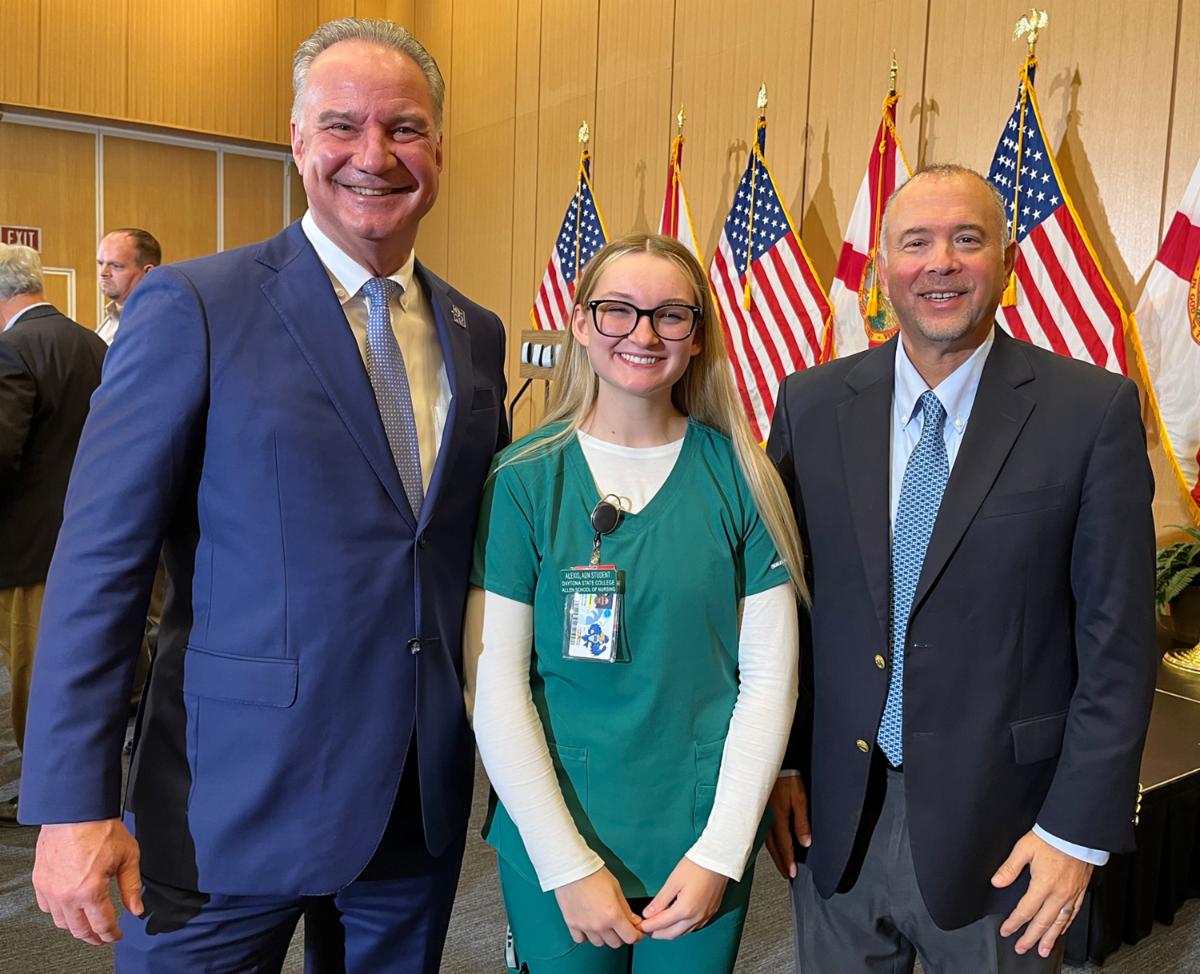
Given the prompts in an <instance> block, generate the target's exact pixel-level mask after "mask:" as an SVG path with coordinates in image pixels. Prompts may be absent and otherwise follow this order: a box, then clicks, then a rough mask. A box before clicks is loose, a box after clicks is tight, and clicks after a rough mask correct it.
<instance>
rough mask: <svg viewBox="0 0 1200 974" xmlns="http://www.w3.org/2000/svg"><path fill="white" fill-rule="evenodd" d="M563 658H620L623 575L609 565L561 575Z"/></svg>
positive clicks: (566, 571)
mask: <svg viewBox="0 0 1200 974" xmlns="http://www.w3.org/2000/svg"><path fill="white" fill-rule="evenodd" d="M561 584H562V593H563V603H564V611H565V618H564V620H563V656H564V657H566V658H568V659H581V660H592V661H595V662H600V663H615V662H618V661H619V660H620V659H621V651H620V635H621V593H622V590H623V588H624V572H621V571H619V570H618V569H617V568H616V567H615V566H613V565H596V566H594V567H593V566H590V565H588V566H579V567H576V568H567V569H565V570H564V571H563V572H562V576H561Z"/></svg>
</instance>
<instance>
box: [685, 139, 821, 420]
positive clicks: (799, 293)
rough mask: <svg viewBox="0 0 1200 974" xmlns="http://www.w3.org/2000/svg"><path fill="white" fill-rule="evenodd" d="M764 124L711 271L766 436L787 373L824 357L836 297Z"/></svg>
mask: <svg viewBox="0 0 1200 974" xmlns="http://www.w3.org/2000/svg"><path fill="white" fill-rule="evenodd" d="M766 144H767V123H766V119H764V118H761V117H760V118H759V121H758V130H757V134H756V138H755V140H754V146H753V147H752V149H751V152H750V158H749V159H748V160H747V163H746V172H745V174H744V175H743V176H742V181H741V182H740V183H739V184H738V188H737V194H736V196H735V197H734V200H733V208H732V209H731V210H730V211H729V216H728V218H727V219H726V220H725V229H724V231H723V232H722V233H721V242H720V244H719V245H718V247H717V253H716V255H715V256H714V257H713V262H712V267H711V269H710V270H709V278H710V281H711V283H712V290H713V294H714V295H715V297H716V299H717V305H718V307H720V309H721V316H722V318H724V321H725V344H726V347H727V348H728V349H729V358H730V361H731V362H732V364H733V375H734V379H735V381H736V382H737V388H738V392H739V393H740V394H741V398H742V404H743V406H744V407H745V409H746V416H747V417H748V418H749V420H750V427H751V429H752V430H753V431H754V435H755V436H757V437H758V439H759V440H763V439H765V438H766V435H767V431H768V430H769V429H770V426H771V416H772V414H773V413H774V411H775V395H776V393H777V392H778V391H779V384H780V383H781V382H782V381H783V379H784V377H785V376H787V375H789V374H790V373H792V372H797V371H799V370H800V369H806V368H808V367H809V366H811V365H816V364H817V363H818V362H819V361H820V360H821V348H822V345H823V343H824V341H825V337H826V336H825V332H826V329H827V328H828V327H829V320H830V314H831V310H830V305H829V298H828V297H826V295H825V291H824V290H823V289H822V287H821V284H820V282H819V281H818V280H817V275H816V273H814V271H813V269H812V264H811V263H809V260H808V254H806V253H805V252H804V247H803V246H801V244H800V235H799V234H798V233H796V228H795V227H794V226H793V225H792V218H791V216H789V215H788V211H787V208H786V207H785V206H784V203H783V199H782V198H781V197H780V195H779V190H778V188H777V187H776V186H775V180H774V179H773V178H772V176H771V171H770V170H769V169H768V168H767V162H766V158H765V157H764V155H763V153H764V150H765V148H766Z"/></svg>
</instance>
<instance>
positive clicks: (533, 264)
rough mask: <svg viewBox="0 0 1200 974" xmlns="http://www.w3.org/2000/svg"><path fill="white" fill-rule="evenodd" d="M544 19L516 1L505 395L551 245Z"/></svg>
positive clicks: (519, 427) (528, 399)
mask: <svg viewBox="0 0 1200 974" xmlns="http://www.w3.org/2000/svg"><path fill="white" fill-rule="evenodd" d="M541 47H542V23H541V2H540V0H519V2H518V4H517V65H516V75H515V79H514V82H515V88H514V101H515V117H514V120H513V132H514V138H515V142H516V147H517V148H516V165H514V166H513V172H512V263H511V266H510V268H509V277H510V280H511V282H512V287H511V288H510V292H509V293H510V300H509V305H508V308H507V309H503V310H502V309H497V311H500V312H501V313H502V314H504V318H505V324H506V325H507V326H508V335H509V341H508V389H509V399H510V401H511V399H512V397H513V396H515V395H516V393H517V391H518V390H519V389H520V388H521V382H522V380H521V379H520V378H519V377H518V375H517V372H518V369H519V368H520V361H521V341H520V335H521V332H522V330H524V329H526V328H529V327H530V319H529V309H530V307H531V306H532V304H533V296H534V293H535V291H536V289H537V286H538V282H539V281H540V280H541V272H542V268H543V267H544V266H545V261H546V259H547V258H548V257H549V256H550V244H549V243H547V244H546V245H545V249H544V251H542V252H540V253H539V250H540V248H541V247H542V244H541V242H540V241H539V240H538V239H537V198H538V177H539V174H540V173H541V165H540V162H539V159H538V153H537V151H536V148H535V147H536V145H537V138H538V101H539V98H540V94H541V92H540V75H541V56H540V52H541ZM546 385H547V383H545V382H535V383H534V387H533V388H531V391H530V392H529V393H526V395H525V396H523V397H522V398H521V400H520V402H519V403H518V404H517V408H516V410H515V411H514V415H513V427H514V429H513V435H514V437H515V436H517V435H519V434H521V433H525V432H527V431H529V430H530V429H532V428H533V427H534V425H535V424H536V422H537V420H538V419H540V418H541V415H542V414H541V409H540V406H541V403H542V402H543V398H544V393H545V386H546Z"/></svg>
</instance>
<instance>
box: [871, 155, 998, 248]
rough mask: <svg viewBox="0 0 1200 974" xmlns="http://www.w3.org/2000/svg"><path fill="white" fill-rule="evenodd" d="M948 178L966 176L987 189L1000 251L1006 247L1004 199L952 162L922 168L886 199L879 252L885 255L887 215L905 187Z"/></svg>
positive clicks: (986, 181)
mask: <svg viewBox="0 0 1200 974" xmlns="http://www.w3.org/2000/svg"><path fill="white" fill-rule="evenodd" d="M950 176H966V177H968V178H971V179H977V180H979V182H980V183H982V184H983V185H984V186H986V187H987V189H988V198H989V199H990V200H991V201H992V203H993V204H994V205H995V207H996V219H997V220H999V221H1000V249H1001V250H1003V249H1005V248H1006V247H1007V246H1008V242H1009V226H1008V204H1006V203H1005V201H1004V197H1003V196H1001V195H1000V190H998V189H997V188H996V186H995V184H994V183H992V182H991V181H990V180H989V179H987V178H985V177H984V176H982V175H981V174H979V173H977V172H976V171H975V170H974V169H971V168H970V167H969V166H960V165H958V164H956V163H953V162H943V163H936V164H933V165H929V166H922V167H921V168H920V169H918V170H917V171H916V172H915V173H913V174H912V176H911V177H910V178H909V180H908V182H907V183H904V184H903V185H902V186H900V187H899V188H898V189H896V190H895V192H893V193H892V195H891V196H889V197H888V201H887V204H886V205H885V206H884V208H883V219H882V220H881V221H880V223H879V242H880V245H881V246H880V250H881V252H882V253H883V254H886V253H887V226H888V214H889V213H891V212H892V204H893V203H895V202H896V197H897V196H899V195H900V194H901V193H903V192H904V188H905V186H909V185H911V184H912V183H915V182H916V181H917V180H918V179H924V178H929V179H946V178H948V177H950Z"/></svg>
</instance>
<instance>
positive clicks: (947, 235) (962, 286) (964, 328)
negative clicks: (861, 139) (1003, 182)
mask: <svg viewBox="0 0 1200 974" xmlns="http://www.w3.org/2000/svg"><path fill="white" fill-rule="evenodd" d="M990 192H991V191H990V190H989V189H988V187H987V186H986V185H984V183H983V182H982V180H980V179H977V178H975V177H974V176H971V175H968V174H951V175H937V174H932V173H931V174H928V175H924V176H917V177H915V178H914V180H913V181H912V183H910V184H909V185H907V186H905V187H904V189H903V192H901V193H900V194H899V195H898V196H897V197H896V198H895V200H894V202H893V203H892V206H891V207H890V208H889V210H888V216H887V240H886V241H884V252H883V266H882V274H881V275H880V277H881V284H882V286H883V291H884V293H885V294H886V295H887V297H888V299H889V300H890V301H891V303H892V307H893V308H894V309H895V312H896V318H897V320H898V321H899V323H900V329H901V331H902V332H903V333H904V336H905V338H906V339H907V340H908V342H909V344H910V345H916V346H918V347H920V346H925V347H930V346H936V347H939V348H942V349H946V348H968V347H973V346H976V345H979V344H980V343H981V342H982V341H983V339H984V338H985V337H986V336H987V334H988V332H989V330H990V329H991V327H992V321H993V319H994V318H995V315H996V308H997V306H998V305H999V303H1000V295H1001V293H1002V292H1003V290H1004V285H1005V283H1006V282H1007V281H1008V275H1009V272H1010V271H1011V270H1012V258H1013V255H1014V252H1015V251H1014V248H1012V247H1009V248H1007V249H1006V248H1005V247H1004V246H1003V240H1004V227H1003V224H1002V223H1001V222H1000V221H1001V214H1000V211H999V207H998V206H997V205H996V203H995V201H994V200H993V199H992V197H991V196H990Z"/></svg>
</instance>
